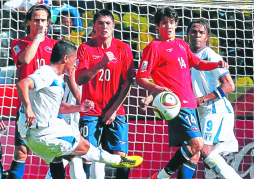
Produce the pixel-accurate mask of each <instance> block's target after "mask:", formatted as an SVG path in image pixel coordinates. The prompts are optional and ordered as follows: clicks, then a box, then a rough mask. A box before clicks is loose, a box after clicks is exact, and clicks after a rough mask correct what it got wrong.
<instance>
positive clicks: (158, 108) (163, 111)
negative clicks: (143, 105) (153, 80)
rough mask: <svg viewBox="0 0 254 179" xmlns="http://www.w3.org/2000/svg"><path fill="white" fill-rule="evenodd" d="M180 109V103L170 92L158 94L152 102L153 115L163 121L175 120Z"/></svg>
mask: <svg viewBox="0 0 254 179" xmlns="http://www.w3.org/2000/svg"><path fill="white" fill-rule="evenodd" d="M180 109H181V102H180V100H179V98H178V96H177V95H175V94H174V93H173V92H170V91H163V92H161V93H159V94H158V95H157V96H156V97H155V98H154V100H153V111H154V114H155V115H156V116H157V117H158V118H160V119H164V120H171V119H173V118H175V117H176V116H177V115H178V114H179V111H180Z"/></svg>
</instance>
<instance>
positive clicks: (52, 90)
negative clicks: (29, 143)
mask: <svg viewBox="0 0 254 179" xmlns="http://www.w3.org/2000/svg"><path fill="white" fill-rule="evenodd" d="M29 77H30V78H31V79H32V80H33V81H34V85H35V88H34V89H32V90H30V91H29V98H30V101H31V104H32V109H33V111H34V113H35V115H36V119H35V122H34V123H33V125H32V126H30V127H29V128H38V127H49V126H52V125H54V122H55V121H54V120H55V119H56V118H57V116H58V113H59V108H60V106H61V101H62V97H63V91H64V81H63V78H62V77H61V76H59V75H57V74H56V72H55V71H54V70H53V68H52V67H51V66H48V65H45V66H42V67H40V68H39V69H38V70H36V71H35V72H34V73H33V74H32V75H29ZM24 110H25V107H24V105H21V107H20V118H19V120H20V121H19V124H20V123H22V126H19V132H20V133H21V136H22V137H25V136H26V132H27V128H26V125H27V124H26V123H25V121H26V116H25V113H24Z"/></svg>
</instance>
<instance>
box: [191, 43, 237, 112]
mask: <svg viewBox="0 0 254 179" xmlns="http://www.w3.org/2000/svg"><path fill="white" fill-rule="evenodd" d="M196 55H197V56H198V57H199V58H201V59H202V60H205V61H209V62H219V61H221V60H223V59H222V57H221V56H220V55H219V54H217V53H216V52H215V51H214V50H212V49H211V48H210V47H204V48H203V49H202V50H200V51H199V52H198V53H196ZM226 74H229V71H228V70H227V69H225V68H216V69H214V70H211V71H199V70H196V69H194V68H192V69H191V76H192V85H193V90H194V94H195V96H196V97H201V96H204V95H207V94H208V93H211V92H213V91H214V90H215V89H216V88H217V87H218V86H220V82H219V79H220V78H221V77H223V76H225V75H226ZM198 109H199V114H200V115H201V116H202V115H203V114H205V113H207V112H208V111H210V112H212V113H232V112H233V108H232V106H231V104H230V102H229V101H228V100H227V99H226V97H224V98H223V99H220V100H219V99H215V100H211V101H207V102H206V103H204V105H203V106H202V107H199V108H198ZM208 109H209V110H208Z"/></svg>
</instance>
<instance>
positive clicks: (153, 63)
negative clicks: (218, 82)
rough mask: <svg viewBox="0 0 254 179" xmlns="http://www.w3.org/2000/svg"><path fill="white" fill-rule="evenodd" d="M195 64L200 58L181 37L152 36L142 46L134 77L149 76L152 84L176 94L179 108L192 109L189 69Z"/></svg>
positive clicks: (192, 97)
mask: <svg viewBox="0 0 254 179" xmlns="http://www.w3.org/2000/svg"><path fill="white" fill-rule="evenodd" d="M199 63H200V58H198V57H197V56H196V55H194V54H193V53H192V52H191V50H190V48H189V46H188V44H187V43H186V42H184V41H183V40H181V39H177V38H176V39H174V40H173V41H170V42H168V41H160V40H157V39H155V40H153V41H152V42H151V43H150V44H148V45H147V47H146V48H145V49H144V51H143V56H142V60H141V63H140V66H139V69H138V73H137V76H136V77H137V78H147V79H149V77H150V75H151V77H152V79H153V81H154V83H155V84H157V85H159V86H163V87H167V88H169V89H170V90H172V91H173V92H174V93H175V94H176V95H177V96H178V97H179V99H180V101H181V107H182V108H183V107H188V108H196V107H197V104H196V100H195V96H194V93H193V89H192V84H191V75H190V68H191V67H194V66H196V65H198V64H199Z"/></svg>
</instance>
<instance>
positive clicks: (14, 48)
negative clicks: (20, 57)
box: [13, 45, 20, 55]
mask: <svg viewBox="0 0 254 179" xmlns="http://www.w3.org/2000/svg"><path fill="white" fill-rule="evenodd" d="M13 51H14V53H15V55H17V54H18V53H19V52H20V48H19V46H18V45H16V46H14V47H13Z"/></svg>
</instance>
